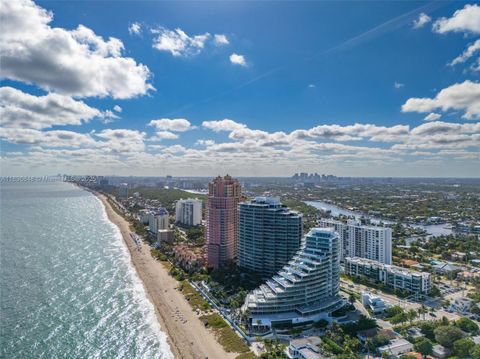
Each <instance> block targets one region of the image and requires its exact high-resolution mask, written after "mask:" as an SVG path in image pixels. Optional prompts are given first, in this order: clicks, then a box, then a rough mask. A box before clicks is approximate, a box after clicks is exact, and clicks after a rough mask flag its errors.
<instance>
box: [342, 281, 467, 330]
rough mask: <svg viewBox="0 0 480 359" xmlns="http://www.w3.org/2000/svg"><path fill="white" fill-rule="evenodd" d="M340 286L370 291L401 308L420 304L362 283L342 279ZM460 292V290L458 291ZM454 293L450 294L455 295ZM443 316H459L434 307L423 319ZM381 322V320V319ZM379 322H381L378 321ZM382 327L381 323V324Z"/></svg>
mask: <svg viewBox="0 0 480 359" xmlns="http://www.w3.org/2000/svg"><path fill="white" fill-rule="evenodd" d="M340 285H341V287H344V288H346V289H347V290H351V291H354V292H356V293H358V294H360V295H361V293H362V292H370V293H374V294H375V295H377V296H379V297H380V298H382V299H383V300H384V301H385V302H387V303H390V305H398V306H400V307H401V308H403V309H404V310H410V309H414V310H418V309H419V308H420V307H421V306H422V304H421V303H417V302H413V301H411V300H408V299H401V298H399V297H397V296H395V295H393V294H387V293H383V292H381V291H379V290H375V289H373V288H370V287H367V286H365V285H363V284H355V283H348V282H345V281H344V280H342V281H341V283H340ZM459 293H460V292H459ZM455 294H456V293H454V294H452V296H453V295H455ZM360 307H363V305H361V304H360ZM364 311H365V309H363V310H362V313H364ZM443 316H445V317H446V318H448V320H457V319H459V318H460V316H459V315H458V314H456V313H449V312H447V311H445V310H444V309H436V310H435V312H434V313H433V315H432V314H430V313H428V314H425V319H427V320H428V319H432V320H433V319H440V318H442V317H443ZM417 320H423V315H422V316H420V317H419V318H418V319H417ZM382 322H383V321H382ZM384 323H388V322H384ZM379 324H381V323H379ZM385 325H386V327H388V326H390V327H391V325H390V323H388V325H387V324H385ZM382 327H383V325H382Z"/></svg>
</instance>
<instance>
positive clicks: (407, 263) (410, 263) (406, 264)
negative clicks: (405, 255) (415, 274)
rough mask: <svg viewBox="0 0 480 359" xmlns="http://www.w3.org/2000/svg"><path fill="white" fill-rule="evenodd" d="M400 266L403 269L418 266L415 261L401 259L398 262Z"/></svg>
mask: <svg viewBox="0 0 480 359" xmlns="http://www.w3.org/2000/svg"><path fill="white" fill-rule="evenodd" d="M400 264H401V265H402V266H404V267H408V268H410V267H413V266H416V265H418V264H419V263H418V262H417V261H414V260H413V259H402V260H401V261H400Z"/></svg>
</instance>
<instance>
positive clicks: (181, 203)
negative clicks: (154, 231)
mask: <svg viewBox="0 0 480 359" xmlns="http://www.w3.org/2000/svg"><path fill="white" fill-rule="evenodd" d="M175 222H177V223H181V224H184V225H186V226H197V225H199V224H201V223H202V201H201V200H199V199H197V198H195V199H193V198H189V199H180V200H178V201H177V203H176V205H175Z"/></svg>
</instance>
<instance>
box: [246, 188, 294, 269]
mask: <svg viewBox="0 0 480 359" xmlns="http://www.w3.org/2000/svg"><path fill="white" fill-rule="evenodd" d="M238 212H239V213H238V216H239V230H238V265H239V266H240V267H242V268H247V269H250V270H253V271H256V272H258V273H260V274H261V275H262V276H263V277H265V278H268V277H271V276H272V275H274V274H275V273H276V272H278V271H279V270H280V269H281V268H282V267H283V266H284V265H285V264H287V263H288V261H289V260H290V259H292V257H293V256H294V255H295V253H296V252H297V251H298V249H299V248H300V243H301V240H302V235H303V221H302V215H301V214H299V213H298V212H294V211H290V210H289V209H288V208H286V207H283V206H282V204H281V203H280V200H279V199H278V198H274V197H257V198H255V199H254V200H251V201H248V202H243V203H240V205H239V211H238Z"/></svg>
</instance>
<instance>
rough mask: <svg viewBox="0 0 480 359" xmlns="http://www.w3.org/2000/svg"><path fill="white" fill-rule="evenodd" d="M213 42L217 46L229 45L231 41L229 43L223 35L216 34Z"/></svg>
mask: <svg viewBox="0 0 480 359" xmlns="http://www.w3.org/2000/svg"><path fill="white" fill-rule="evenodd" d="M213 41H214V43H215V45H217V46H223V45H228V44H229V43H230V41H228V38H227V36H226V35H223V34H215V35H214V36H213Z"/></svg>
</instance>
